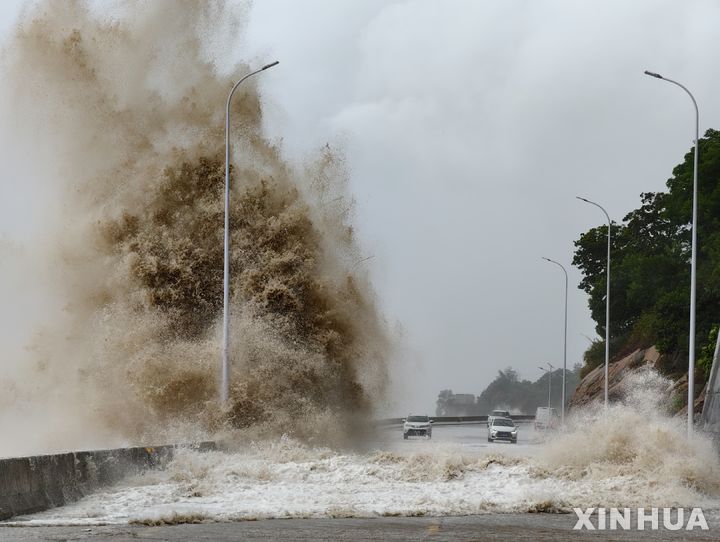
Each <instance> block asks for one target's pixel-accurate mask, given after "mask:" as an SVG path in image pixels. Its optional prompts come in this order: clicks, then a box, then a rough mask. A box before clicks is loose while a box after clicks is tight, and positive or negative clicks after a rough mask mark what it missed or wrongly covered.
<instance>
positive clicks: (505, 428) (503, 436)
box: [488, 418, 518, 444]
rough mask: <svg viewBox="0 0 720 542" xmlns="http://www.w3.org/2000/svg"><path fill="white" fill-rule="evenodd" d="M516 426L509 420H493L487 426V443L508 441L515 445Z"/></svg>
mask: <svg viewBox="0 0 720 542" xmlns="http://www.w3.org/2000/svg"><path fill="white" fill-rule="evenodd" d="M517 431H518V428H517V425H515V422H514V421H512V420H511V419H510V418H494V419H493V420H492V422H491V423H490V425H489V426H488V442H495V441H496V440H509V441H510V442H512V443H513V444H517Z"/></svg>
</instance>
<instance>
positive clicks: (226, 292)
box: [220, 60, 279, 403]
mask: <svg viewBox="0 0 720 542" xmlns="http://www.w3.org/2000/svg"><path fill="white" fill-rule="evenodd" d="M278 64H279V62H278V61H277V60H276V61H275V62H272V63H270V64H266V65H265V66H263V67H262V68H260V69H259V70H256V71H254V72H252V73H249V74H247V75H246V76H245V77H243V78H242V79H240V80H239V81H238V82H237V83H235V86H233V88H232V90H231V91H230V94H229V95H228V99H227V106H226V108H225V242H224V255H223V257H224V266H223V345H222V383H221V387H220V400H221V401H222V402H223V403H226V402H227V400H228V397H229V396H230V364H229V363H228V341H229V338H230V335H229V316H230V303H229V301H230V100H232V97H233V94H235V90H236V89H237V88H238V86H239V85H240V83H242V82H243V81H245V79H248V78H250V77H252V76H253V75H256V74H258V73H260V72H261V71H265V70H267V69H268V68H272V67H273V66H277V65H278Z"/></svg>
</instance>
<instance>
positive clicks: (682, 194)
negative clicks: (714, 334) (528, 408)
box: [573, 130, 720, 373]
mask: <svg viewBox="0 0 720 542" xmlns="http://www.w3.org/2000/svg"><path fill="white" fill-rule="evenodd" d="M699 158H700V161H699V167H698V228H697V237H698V259H697V262H698V267H697V330H696V331H697V334H696V338H695V339H696V344H697V345H698V350H700V349H701V348H702V346H703V345H705V343H706V342H707V340H708V335H709V332H710V329H711V328H712V326H713V324H715V323H717V322H720V132H718V131H716V130H708V131H707V132H706V133H705V136H704V137H703V138H701V139H700V155H699ZM693 159H694V149H691V151H690V152H689V153H687V154H686V155H685V159H684V161H683V163H681V164H679V165H678V166H676V167H675V168H674V169H673V176H672V177H671V178H670V179H668V181H667V188H668V190H667V192H646V193H643V194H641V196H640V203H641V205H640V207H638V208H637V209H635V210H634V211H631V212H630V213H628V214H627V215H626V216H625V217H624V218H623V221H622V223H620V224H615V223H613V226H612V231H611V234H612V235H611V251H612V263H611V268H610V282H611V290H610V316H611V318H610V335H611V344H610V347H611V353H612V354H613V355H622V354H625V353H627V352H629V351H630V350H632V349H634V348H637V347H641V346H650V345H653V344H654V345H656V346H657V347H658V349H659V350H660V351H661V352H663V353H673V354H680V355H676V356H673V357H672V359H674V360H676V361H673V362H672V363H673V365H671V366H668V367H665V369H666V370H667V371H668V372H671V373H672V372H680V371H682V363H683V362H682V359H683V355H686V354H687V350H688V318H689V303H690V254H691V221H692V187H693ZM575 247H576V250H575V255H574V258H573V264H574V265H575V266H576V267H578V268H579V269H580V270H581V271H582V273H583V280H582V281H581V282H580V285H579V287H580V289H582V290H584V291H585V292H587V294H588V295H589V307H590V311H591V315H592V318H593V320H594V321H595V322H596V324H597V327H596V330H597V332H598V334H599V335H601V336H603V337H604V336H605V291H606V289H605V288H606V282H605V281H606V276H607V275H606V255H607V252H606V251H607V225H603V226H599V227H597V228H592V229H591V230H589V231H588V232H586V233H584V234H582V235H581V236H580V239H578V240H577V241H575ZM603 346H604V343H603ZM587 359H589V360H593V359H594V356H589V357H588V356H586V360H587ZM668 359H670V358H668ZM675 363H680V365H678V366H674V364H675Z"/></svg>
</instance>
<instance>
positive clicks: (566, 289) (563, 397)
mask: <svg viewBox="0 0 720 542" xmlns="http://www.w3.org/2000/svg"><path fill="white" fill-rule="evenodd" d="M542 259H543V260H546V261H548V262H550V263H554V264H555V265H557V266H560V269H562V270H563V273H565V337H564V341H565V342H564V346H563V372H562V409H561V410H560V424H561V425H565V373H566V371H567V306H568V274H567V270H566V269H565V266H564V265H562V264H561V263H560V262H556V261H555V260H551V259H550V258H546V257H545V256H543V257H542Z"/></svg>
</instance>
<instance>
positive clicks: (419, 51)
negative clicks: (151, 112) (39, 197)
mask: <svg viewBox="0 0 720 542" xmlns="http://www.w3.org/2000/svg"><path fill="white" fill-rule="evenodd" d="M16 4H18V2H16V3H15V4H13V3H10V2H6V3H3V4H0V17H1V20H0V31H4V29H6V28H7V27H8V26H9V25H10V24H11V23H12V20H13V18H14V16H15V13H16V12H17V5H16ZM718 29H720V2H717V1H714V0H707V1H702V0H692V1H678V0H674V1H660V0H652V1H650V0H647V1H641V0H635V1H633V2H628V1H627V0H618V1H607V0H605V1H602V2H601V1H596V2H589V1H578V0H567V1H539V0H535V1H530V0H527V1H521V0H515V1H513V0H503V1H494V2H491V1H480V0H475V1H448V0H443V1H440V0H434V1H430V0H427V1H422V0H416V1H398V2H390V1H384V2H382V1H371V0H362V1H361V0H356V1H338V0H324V1H321V0H316V1H308V0H302V1H297V0H282V1H281V0H257V1H256V2H255V4H254V6H253V7H252V9H251V10H250V21H249V26H248V33H247V37H246V40H245V42H244V43H243V50H244V54H245V55H246V58H248V59H257V62H258V63H264V62H267V61H270V60H274V59H278V60H280V62H281V64H280V66H278V67H277V68H274V69H273V70H272V71H270V72H266V73H264V74H263V75H262V80H261V81H259V85H260V87H261V89H262V92H263V94H264V97H265V102H266V105H267V110H266V123H267V131H268V133H269V135H270V136H271V137H272V138H275V139H282V141H283V149H284V150H285V152H286V154H287V156H288V157H289V158H290V159H291V160H294V161H296V162H297V163H300V162H302V160H303V159H304V157H306V156H307V155H308V154H309V153H311V152H312V151H314V150H315V149H316V148H317V147H319V146H321V145H323V144H324V143H325V142H330V143H331V144H333V145H338V146H340V147H341V148H343V149H344V151H345V153H346V157H347V163H348V167H349V169H350V172H351V190H352V194H353V196H354V197H355V199H356V202H357V207H356V225H357V231H358V234H359V236H360V238H361V242H362V247H363V250H364V253H365V254H366V255H368V256H369V255H373V256H374V257H373V258H372V259H369V260H367V261H366V262H363V264H362V265H365V266H367V269H368V271H369V273H370V274H371V277H372V280H373V282H374V285H375V288H376V291H377V294H378V298H379V300H380V303H381V306H382V309H383V311H384V314H385V316H386V318H387V319H388V321H389V322H391V324H392V325H393V326H395V325H397V326H399V327H400V328H401V329H402V330H403V338H402V344H403V352H404V354H403V356H402V357H403V358H404V361H402V362H401V361H398V362H397V363H396V365H395V369H394V370H393V380H394V383H395V384H394V390H395V391H394V395H395V397H396V398H397V402H396V405H395V409H396V410H397V411H398V414H402V413H405V412H407V411H411V410H412V411H415V412H419V411H427V412H433V411H434V403H435V399H436V397H437V393H438V391H439V390H441V389H444V388H450V389H452V390H453V391H455V392H462V393H476V394H478V393H480V392H481V391H482V389H483V388H484V387H485V386H486V385H487V384H488V383H489V382H490V381H492V380H493V378H494V377H495V375H496V374H497V371H498V370H499V369H503V368H505V367H507V366H509V365H511V366H513V367H514V368H516V369H518V370H519V371H520V373H521V376H522V377H523V378H528V379H533V380H534V379H535V378H537V377H538V376H540V371H539V369H538V368H537V366H538V365H540V364H544V363H546V362H550V363H552V364H554V365H555V366H561V365H562V352H563V328H562V325H563V295H564V290H563V288H564V279H563V275H562V271H561V270H560V269H559V268H557V267H556V266H553V265H551V264H549V263H547V262H544V261H543V260H541V256H547V257H549V258H552V259H556V260H558V261H560V262H561V263H563V264H565V265H566V266H567V268H568V271H569V274H570V291H569V324H568V366H569V367H571V366H572V365H573V364H574V363H576V362H580V361H581V359H582V353H583V351H584V350H585V348H586V347H587V346H588V344H589V343H588V339H587V338H586V337H585V335H587V336H589V337H595V332H594V323H593V322H592V321H591V320H590V317H589V311H588V309H587V297H586V296H585V294H584V293H583V292H581V291H580V290H578V289H577V284H578V282H579V280H580V274H579V273H578V272H577V270H575V269H574V268H571V267H570V261H571V259H572V251H573V241H574V240H575V239H577V238H578V237H579V235H580V233H582V232H584V231H586V230H587V229H588V228H590V227H593V226H597V225H599V224H601V223H602V222H603V221H604V215H602V213H601V211H600V210H599V209H597V208H595V207H592V206H589V205H587V204H584V203H581V202H579V201H577V200H576V199H575V196H576V195H582V196H585V197H587V198H589V199H593V200H595V201H597V202H599V203H601V204H602V205H603V206H605V208H606V209H607V210H608V212H609V213H610V215H611V217H612V218H613V219H614V220H620V219H621V218H622V217H623V216H624V215H625V214H626V213H627V212H629V211H630V210H632V209H634V208H635V207H637V206H638V203H639V194H640V193H641V192H643V191H657V190H663V189H664V187H665V186H664V184H665V181H666V180H667V178H668V177H669V176H670V175H671V170H672V168H673V166H674V165H676V164H677V163H678V162H680V161H681V160H682V158H683V155H684V154H685V153H686V152H687V151H688V149H689V148H690V147H691V145H692V138H693V129H694V126H693V110H692V104H691V102H690V100H689V98H688V97H687V95H685V94H684V93H683V92H682V91H681V90H680V89H679V88H677V87H674V86H672V85H670V84H668V83H664V82H662V81H658V80H655V79H651V78H649V77H647V76H645V75H643V70H644V69H650V70H653V71H657V72H660V73H662V74H664V75H667V76H668V77H671V78H675V79H677V80H679V81H681V82H683V83H684V84H685V85H686V86H688V87H689V88H690V89H691V90H692V91H693V93H694V94H695V96H696V98H697V100H698V103H699V106H700V115H701V119H700V120H701V127H700V128H701V132H702V131H704V130H706V129H707V128H711V127H714V128H718V127H720V105H719V101H718V100H717V96H718V89H720V69H719V67H720V64H719V63H718V60H717V53H718V50H720V33H719V32H718ZM700 182H702V179H700ZM4 184H5V183H4ZM11 192H13V193H14V188H13V189H12V190H11V189H10V187H9V186H7V185H6V186H2V187H0V196H2V197H1V198H0V216H5V217H6V218H4V219H2V220H1V221H0V235H2V234H3V233H5V234H6V235H10V233H9V232H12V231H13V225H12V224H11V219H10V218H7V217H11V216H20V214H19V213H16V212H15V210H16V209H17V208H18V206H22V205H30V201H31V199H30V198H21V197H15V196H13V197H11ZM700 242H702V241H700Z"/></svg>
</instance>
